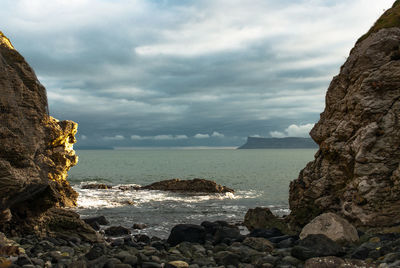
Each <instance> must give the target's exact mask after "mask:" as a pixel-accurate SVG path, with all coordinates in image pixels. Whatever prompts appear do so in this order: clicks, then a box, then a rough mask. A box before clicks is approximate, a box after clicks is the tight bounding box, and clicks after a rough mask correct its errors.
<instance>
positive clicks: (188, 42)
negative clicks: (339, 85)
mask: <svg viewBox="0 0 400 268" xmlns="http://www.w3.org/2000/svg"><path fill="white" fill-rule="evenodd" d="M393 2H394V1H393V0H379V1H376V0H353V1H348V0H337V1H334V0H279V1H276V0H274V1H273V0H246V1H245V0H241V1H239V0H198V1H194V0H187V1H184V0H171V1H169V0H164V1H156V0H153V1H144V0H108V1H106V0H51V1H49V0H2V6H1V9H0V18H1V27H2V28H1V29H0V30H1V31H3V32H4V34H5V35H6V36H8V37H9V38H10V39H11V41H12V43H13V45H14V47H15V48H16V49H17V50H18V51H19V52H20V53H21V54H22V55H23V56H24V57H25V58H26V59H27V61H28V63H29V64H31V66H32V67H33V68H34V69H35V71H36V74H37V76H38V77H39V80H40V81H41V83H42V84H43V85H44V86H45V87H46V88H47V94H48V98H49V103H50V113H51V115H53V116H54V117H56V118H58V119H61V120H64V119H70V120H74V121H76V122H78V123H79V134H78V140H79V145H110V146H157V147H159V146H235V145H241V144H242V143H244V141H245V138H246V137H247V136H263V137H271V136H273V137H285V136H307V135H308V132H309V130H310V128H311V127H312V126H313V124H314V123H315V122H317V121H318V119H319V114H320V113H321V112H322V111H323V109H324V97H325V92H326V89H327V87H328V85H329V82H330V81H331V79H332V77H333V76H334V75H336V74H338V72H339V68H340V66H341V65H342V64H343V63H344V61H345V59H346V57H347V56H348V53H349V51H350V49H351V48H352V47H353V46H354V43H355V42H356V40H357V39H358V38H359V37H360V36H361V35H362V34H364V33H365V32H367V31H368V29H369V28H370V27H371V26H372V24H373V23H374V22H375V21H376V19H377V18H378V17H379V16H380V15H381V14H382V13H383V11H384V9H387V8H389V7H390V6H391V5H392V4H393Z"/></svg>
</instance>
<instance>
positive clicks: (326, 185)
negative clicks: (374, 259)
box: [289, 1, 400, 228]
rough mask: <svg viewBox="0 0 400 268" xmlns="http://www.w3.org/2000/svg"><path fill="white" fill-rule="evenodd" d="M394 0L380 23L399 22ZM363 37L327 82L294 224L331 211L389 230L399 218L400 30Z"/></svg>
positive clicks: (297, 185) (296, 190)
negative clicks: (313, 149) (313, 154)
mask: <svg viewBox="0 0 400 268" xmlns="http://www.w3.org/2000/svg"><path fill="white" fill-rule="evenodd" d="M399 11H400V4H399V2H398V1H396V2H395V3H394V5H393V7H392V8H391V9H389V10H387V11H386V12H385V13H384V14H383V15H382V17H381V18H380V19H379V20H378V22H377V24H376V25H382V22H385V21H386V22H387V21H389V20H390V21H398V19H399V15H398V14H399ZM386 27H388V28H385V27H384V28H382V29H381V27H379V28H377V29H376V31H375V30H374V31H372V32H370V33H369V34H368V35H366V36H365V37H363V38H362V39H360V41H359V42H358V43H357V44H356V45H355V47H354V48H353V49H352V50H351V52H350V55H349V57H348V58H347V60H346V62H345V63H344V65H343V66H342V67H341V69H340V73H339V75H337V76H335V77H334V78H333V80H332V82H331V83H330V86H329V88H328V90H327V94H326V106H325V110H324V112H323V113H322V114H321V117H320V120H319V122H318V123H317V124H316V125H315V126H314V128H313V129H312V130H311V132H310V135H311V137H312V138H313V139H314V141H315V142H316V143H317V144H318V145H319V150H318V152H317V153H316V154H315V159H314V161H312V162H310V163H308V164H307V166H306V167H305V168H304V169H303V170H302V171H301V172H300V174H299V177H298V179H297V180H295V181H292V182H291V184H290V195H289V205H290V209H291V214H290V220H291V222H292V225H293V226H294V225H298V226H304V225H305V224H307V223H308V222H310V221H311V220H312V219H313V218H315V217H316V216H318V215H319V214H321V213H323V212H328V211H330V212H334V213H336V214H338V215H340V216H342V217H344V218H346V219H347V220H349V221H350V222H351V223H352V224H354V225H355V226H356V227H358V226H364V227H379V228H381V227H385V226H386V227H388V226H394V225H398V224H399V219H400V150H398V148H399V145H400V137H399V135H398V133H399V131H400V120H399V119H400V118H399V117H400V80H398V77H400V65H399V61H398V60H397V57H394V55H397V54H398V51H399V49H398V44H399V42H400V28H399V25H398V24H391V25H386Z"/></svg>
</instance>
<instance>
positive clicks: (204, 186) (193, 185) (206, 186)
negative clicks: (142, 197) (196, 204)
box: [140, 179, 234, 193]
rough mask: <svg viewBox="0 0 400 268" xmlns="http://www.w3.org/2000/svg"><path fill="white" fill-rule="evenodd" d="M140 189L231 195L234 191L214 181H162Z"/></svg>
mask: <svg viewBox="0 0 400 268" xmlns="http://www.w3.org/2000/svg"><path fill="white" fill-rule="evenodd" d="M140 189H144V190H159V191H171V192H187V193H233V192H234V190H232V189H230V188H228V187H226V186H222V185H219V184H217V183H215V182H214V181H210V180H205V179H193V180H180V179H172V180H164V181H160V182H155V183H152V184H150V185H147V186H143V187H141V188H140Z"/></svg>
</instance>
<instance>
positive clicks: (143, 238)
mask: <svg viewBox="0 0 400 268" xmlns="http://www.w3.org/2000/svg"><path fill="white" fill-rule="evenodd" d="M135 239H136V241H137V242H142V243H145V244H146V245H148V244H150V237H148V236H147V235H144V234H139V235H135Z"/></svg>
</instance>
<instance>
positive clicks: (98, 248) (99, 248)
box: [85, 244, 105, 260]
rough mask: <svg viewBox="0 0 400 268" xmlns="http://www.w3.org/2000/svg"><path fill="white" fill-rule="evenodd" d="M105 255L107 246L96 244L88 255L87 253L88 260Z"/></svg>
mask: <svg viewBox="0 0 400 268" xmlns="http://www.w3.org/2000/svg"><path fill="white" fill-rule="evenodd" d="M104 254H105V246H104V245H103V244H95V245H94V246H93V247H92V248H91V249H90V250H89V252H88V253H86V255H85V257H86V258H87V259H88V260H94V259H97V258H99V257H101V256H103V255H104Z"/></svg>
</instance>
